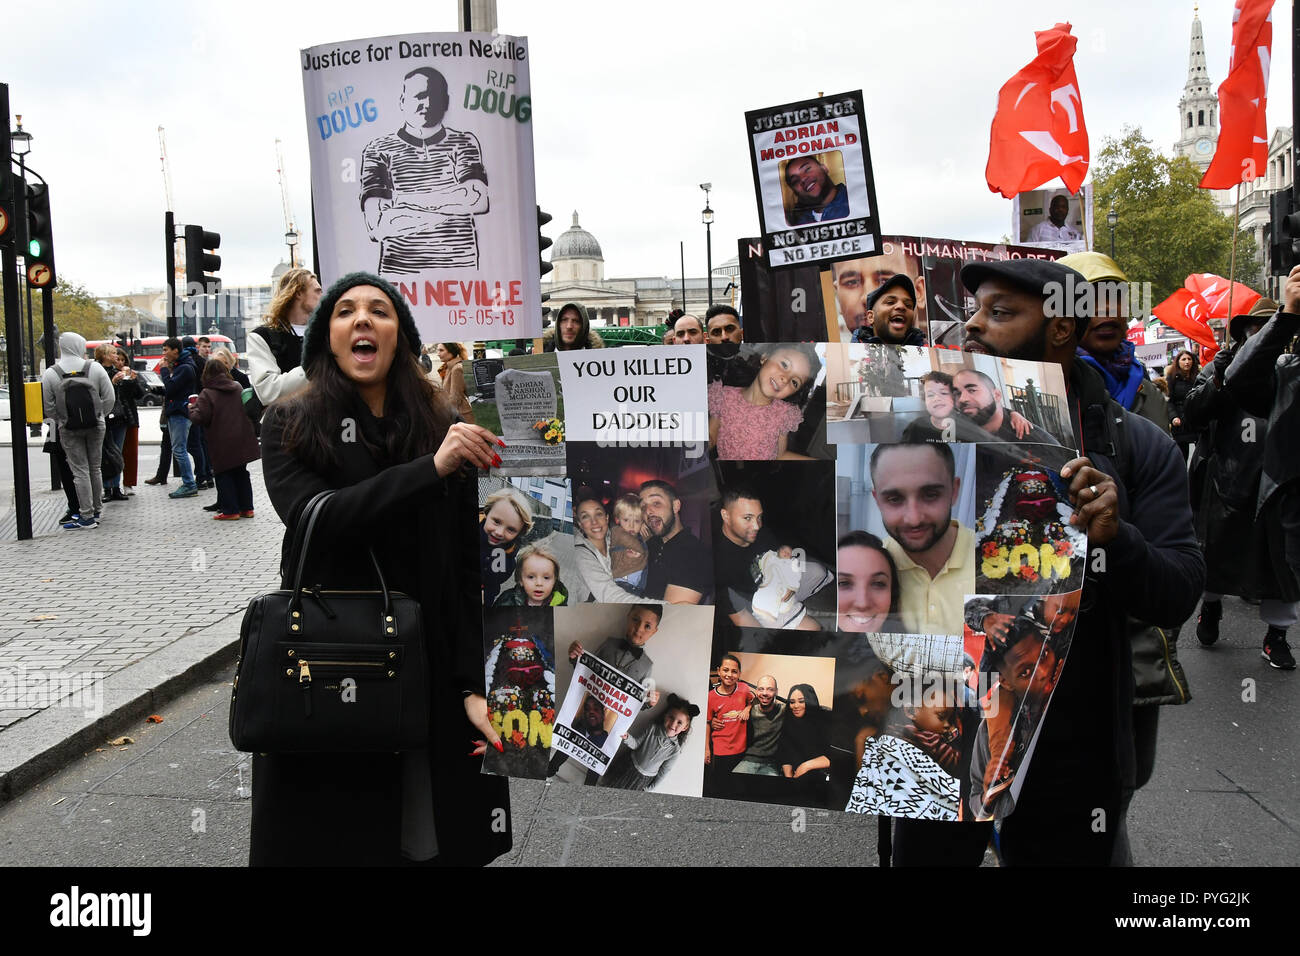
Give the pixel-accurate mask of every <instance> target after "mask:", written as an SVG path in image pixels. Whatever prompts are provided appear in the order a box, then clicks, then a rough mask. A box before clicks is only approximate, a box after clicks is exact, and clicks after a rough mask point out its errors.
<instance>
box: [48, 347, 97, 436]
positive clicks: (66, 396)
mask: <svg viewBox="0 0 1300 956" xmlns="http://www.w3.org/2000/svg"><path fill="white" fill-rule="evenodd" d="M90 366H91V362H90V360H89V359H87V361H86V364H85V365H83V366H82V367H81V371H80V372H65V371H63V369H62V368H60V367H59V366H57V365H56V366H54V371H55V372H56V373H57V374H58V376H59V388H61V389H62V390H63V407H64V410H65V411H66V412H67V414H68V421H67V423H66V424H64V426H63V427H64V428H66V429H68V431H82V430H84V429H87V428H94V427H96V426H97V425H98V424H99V409H98V407H97V406H98V404H99V393H98V391H97V389H96V388H95V384H94V382H92V381H91V380H90Z"/></svg>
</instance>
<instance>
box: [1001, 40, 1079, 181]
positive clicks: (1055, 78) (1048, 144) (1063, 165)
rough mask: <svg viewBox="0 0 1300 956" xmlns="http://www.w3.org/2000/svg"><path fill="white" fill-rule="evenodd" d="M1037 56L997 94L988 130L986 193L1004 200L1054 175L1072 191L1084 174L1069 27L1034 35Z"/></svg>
mask: <svg viewBox="0 0 1300 956" xmlns="http://www.w3.org/2000/svg"><path fill="white" fill-rule="evenodd" d="M1034 39H1035V41H1036V42H1037V44H1038V56H1036V57H1034V58H1033V60H1031V61H1030V62H1029V64H1028V65H1027V66H1026V67H1025V68H1024V69H1023V70H1021V71H1020V72H1019V73H1017V74H1016V75H1015V76H1013V77H1012V78H1011V79H1009V80H1007V82H1006V83H1005V84H1003V86H1002V89H1001V90H1000V91H999V92H998V110H997V112H996V113H995V114H994V115H993V126H992V128H991V129H990V130H989V163H988V166H987V167H986V169H985V170H984V178H985V179H986V180H987V181H988V184H989V190H990V191H991V192H995V193H1001V194H1002V195H1003V196H1005V197H1006V198H1007V199H1010V198H1012V197H1013V196H1016V195H1018V194H1019V193H1022V192H1024V191H1025V190H1026V189H1036V188H1038V187H1039V186H1041V185H1043V183H1045V182H1047V181H1048V180H1050V179H1053V178H1055V177H1057V176H1060V177H1061V180H1062V181H1063V182H1064V183H1065V188H1066V189H1068V190H1069V191H1070V192H1071V193H1077V192H1078V191H1079V187H1080V186H1081V185H1083V177H1084V176H1085V175H1087V172H1088V159H1089V157H1090V155H1091V154H1090V153H1089V151H1088V128H1087V126H1086V125H1085V124H1084V122H1083V100H1082V98H1081V97H1080V95H1079V81H1078V80H1077V79H1076V78H1075V75H1074V49H1075V47H1076V46H1078V43H1079V41H1078V40H1077V39H1076V38H1075V37H1072V36H1070V24H1068V23H1058V24H1057V25H1056V26H1054V27H1052V29H1050V30H1041V31H1038V32H1036V33H1035V34H1034Z"/></svg>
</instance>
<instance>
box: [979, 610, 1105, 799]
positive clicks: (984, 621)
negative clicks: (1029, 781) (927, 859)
mask: <svg viewBox="0 0 1300 956" xmlns="http://www.w3.org/2000/svg"><path fill="white" fill-rule="evenodd" d="M1081 594H1082V592H1081V591H1070V592H1067V593H1057V594H1049V595H1042V596H1037V597H1028V598H1020V597H1013V596H1008V595H972V596H971V597H970V599H969V600H968V601H967V603H966V626H967V633H968V634H969V635H971V636H972V637H975V638H978V639H979V640H980V641H981V653H980V659H979V665H978V666H979V683H978V688H979V690H978V698H979V710H980V715H981V717H980V722H979V730H978V733H977V735H976V737H975V741H974V747H973V750H972V754H971V760H970V795H969V798H968V806H969V808H970V812H971V815H970V816H969V817H967V819H975V820H988V819H991V818H994V817H999V818H1000V817H1003V816H1005V815H1006V814H1008V813H1010V812H1011V811H1012V810H1013V809H1014V808H1015V800H1016V797H1017V796H1018V795H1019V793H1020V788H1021V786H1022V784H1023V778H1022V777H1021V776H1020V775H1019V770H1020V768H1021V767H1022V766H1023V765H1024V764H1025V762H1026V761H1027V760H1028V759H1029V758H1030V755H1031V754H1032V752H1033V743H1034V739H1035V736H1036V734H1037V732H1038V729H1039V727H1040V726H1041V725H1042V721H1043V716H1044V714H1046V712H1047V708H1048V704H1049V703H1050V701H1051V697H1052V692H1053V690H1055V688H1056V684H1057V682H1058V681H1059V679H1060V676H1061V670H1062V668H1063V667H1064V666H1065V658H1066V655H1067V654H1068V653H1069V650H1070V639H1071V636H1072V635H1073V633H1074V623H1075V619H1076V618H1077V617H1078V614H1079V598H1080V596H1081ZM968 646H969V644H968Z"/></svg>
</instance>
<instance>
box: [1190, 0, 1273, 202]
mask: <svg viewBox="0 0 1300 956" xmlns="http://www.w3.org/2000/svg"><path fill="white" fill-rule="evenodd" d="M1272 7H1273V0H1237V6H1236V8H1235V9H1234V10H1233V11H1232V53H1231V55H1230V57H1229V59H1228V78H1227V79H1226V80H1224V81H1223V82H1222V83H1220V84H1219V145H1218V147H1217V148H1216V149H1215V151H1214V160H1213V161H1212V162H1211V163H1210V168H1209V169H1207V170H1206V171H1205V175H1204V176H1202V177H1201V188H1202V189H1231V188H1232V187H1233V186H1236V185H1237V184H1238V183H1243V182H1248V181H1249V180H1252V179H1257V178H1258V177H1260V176H1263V175H1264V174H1265V172H1266V171H1267V163H1268V123H1267V120H1266V118H1265V116H1264V107H1265V105H1266V104H1267V101H1268V64H1269V60H1270V59H1271V57H1272V49H1273V13H1272Z"/></svg>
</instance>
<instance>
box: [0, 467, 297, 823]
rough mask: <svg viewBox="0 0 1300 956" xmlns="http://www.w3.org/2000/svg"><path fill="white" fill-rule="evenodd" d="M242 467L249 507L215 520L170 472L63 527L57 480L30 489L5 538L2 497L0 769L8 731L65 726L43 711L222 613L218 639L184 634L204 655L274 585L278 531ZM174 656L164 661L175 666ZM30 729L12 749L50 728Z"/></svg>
mask: <svg viewBox="0 0 1300 956" xmlns="http://www.w3.org/2000/svg"><path fill="white" fill-rule="evenodd" d="M249 470H250V473H251V474H252V479H253V498H254V509H255V511H256V517H254V518H252V519H241V520H239V521H214V520H213V518H212V513H211V512H207V511H204V510H203V506H204V505H206V504H210V503H211V502H213V501H215V500H216V492H215V491H214V490H208V491H202V492H200V493H199V496H198V497H196V498H186V499H180V500H175V501H173V500H171V499H169V498H168V497H167V493H168V492H169V491H172V490H175V489H176V488H178V487H179V481H177V480H172V481H170V482H169V483H168V484H166V485H146V484H143V482H142V483H141V484H140V485H139V486H138V487H137V489H136V494H135V496H134V497H133V498H131V499H130V500H129V501H124V502H105V503H104V508H103V515H102V518H101V522H100V526H99V527H98V528H94V529H88V530H79V531H64V530H62V528H61V527H60V526H59V525H58V523H57V522H58V518H59V517H60V516H61V515H62V513H63V508H64V499H63V496H62V493H61V492H49V491H45V492H41V493H38V494H35V495H33V509H32V510H33V531H34V535H35V536H34V537H33V538H32V539H31V540H29V541H18V540H16V535H15V533H14V530H13V528H14V520H13V514H12V509H11V510H10V513H9V514H7V515H4V516H3V517H0V776H2V775H4V774H5V773H7V772H9V771H11V770H13V769H14V761H15V760H16V759H20V757H21V755H15V744H16V739H15V738H16V732H17V731H19V730H20V729H21V728H23V727H24V724H28V723H29V722H31V721H35V720H40V719H41V717H42V715H43V714H45V715H46V716H47V717H48V718H50V719H47V720H46V721H45V723H46V724H48V726H49V727H50V733H63V732H66V731H67V729H68V728H67V727H65V723H66V722H65V721H63V720H62V719H54V718H55V717H56V715H54V714H49V713H47V712H49V711H50V710H51V709H53V710H68V709H71V708H74V707H75V708H77V712H78V713H81V712H82V710H84V709H86V708H85V707H83V703H84V702H85V701H86V700H89V698H90V696H91V694H92V691H93V692H94V693H96V694H99V695H100V696H101V698H102V685H103V682H104V681H105V680H106V679H109V678H111V677H113V675H116V674H120V673H122V672H123V671H124V670H125V669H127V668H129V667H131V666H132V665H134V664H137V663H139V662H141V661H144V660H146V659H147V658H149V657H150V656H151V655H155V654H157V653H158V652H160V651H163V650H164V649H166V648H169V647H171V646H172V645H175V644H177V642H181V641H183V640H184V639H185V638H186V637H187V636H193V635H196V634H201V633H203V632H204V631H205V630H206V629H214V626H216V625H221V624H223V622H225V623H226V625H227V626H223V627H221V628H220V630H221V631H222V633H223V635H224V636H223V637H222V639H221V641H219V642H218V643H217V645H214V644H213V642H212V641H198V642H190V644H189V645H186V646H188V647H192V648H193V651H192V653H194V654H201V655H204V656H208V655H210V654H211V652H212V650H213V648H214V646H224V647H227V648H228V647H229V645H230V644H231V643H232V642H233V641H234V640H236V639H237V637H238V621H239V619H240V617H241V616H242V614H243V611H244V608H245V607H246V606H247V605H248V602H249V600H251V599H252V598H253V597H255V596H256V595H257V594H259V593H261V592H263V591H266V590H268V589H270V588H273V587H275V586H276V583H277V581H278V577H277V568H278V566H279V558H280V540H281V537H282V535H283V533H284V526H283V524H281V522H280V520H279V518H278V517H277V516H276V514H275V511H274V509H272V507H271V504H270V501H269V500H268V499H267V496H266V489H265V486H264V485H263V482H262V473H261V463H260V462H254V463H253V464H252V465H250V466H249ZM141 477H142V478H143V477H144V474H142V476H141ZM181 657H184V655H183V654H182V655H179V656H178V655H177V654H172V655H171V661H172V664H173V665H176V666H181V667H182V669H184V665H185V663H186V662H185V661H183V660H180V658H181ZM193 663H198V661H194V662H193ZM112 703H113V702H112V701H109V704H110V705H112ZM58 716H59V717H62V716H64V715H58ZM33 731H34V728H33V727H31V726H29V727H27V728H26V729H25V731H24V733H23V735H22V736H24V737H25V738H27V741H26V743H25V745H24V747H23V748H21V749H22V750H24V751H26V750H30V749H31V746H32V745H33V744H34V743H39V742H40V741H41V739H43V738H48V737H49V736H50V733H46V732H35V733H34V732H33ZM49 742H50V743H51V744H55V743H57V741H55V740H50V741H49ZM6 744H8V745H9V746H6ZM5 789H7V788H4V787H0V791H3V790H5ZM9 795H10V794H8V793H6V792H0V800H2V799H5V798H6V797H7V796H9Z"/></svg>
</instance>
